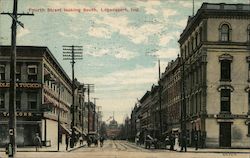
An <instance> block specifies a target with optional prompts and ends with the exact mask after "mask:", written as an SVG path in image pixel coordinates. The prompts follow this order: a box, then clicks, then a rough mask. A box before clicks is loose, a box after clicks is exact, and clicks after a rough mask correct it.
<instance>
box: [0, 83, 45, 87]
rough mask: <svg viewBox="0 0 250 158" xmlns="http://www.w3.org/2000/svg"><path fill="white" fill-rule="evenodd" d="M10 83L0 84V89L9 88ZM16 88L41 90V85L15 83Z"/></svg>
mask: <svg viewBox="0 0 250 158" xmlns="http://www.w3.org/2000/svg"><path fill="white" fill-rule="evenodd" d="M9 87H10V83H0V88H9ZM16 87H18V88H41V87H42V84H41V83H16Z"/></svg>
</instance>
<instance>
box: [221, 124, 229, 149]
mask: <svg viewBox="0 0 250 158" xmlns="http://www.w3.org/2000/svg"><path fill="white" fill-rule="evenodd" d="M219 139H220V147H231V123H230V122H221V123H220V138H219Z"/></svg>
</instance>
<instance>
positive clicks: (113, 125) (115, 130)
mask: <svg viewBox="0 0 250 158" xmlns="http://www.w3.org/2000/svg"><path fill="white" fill-rule="evenodd" d="M119 133H120V128H119V126H118V123H117V121H116V120H115V119H114V117H113V119H112V120H111V121H110V122H109V124H108V126H107V137H108V138H110V139H115V138H116V137H117V136H118V135H119Z"/></svg>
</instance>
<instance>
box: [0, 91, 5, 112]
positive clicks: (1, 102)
mask: <svg viewBox="0 0 250 158" xmlns="http://www.w3.org/2000/svg"><path fill="white" fill-rule="evenodd" d="M4 108H5V101H4V92H1V93H0V109H4Z"/></svg>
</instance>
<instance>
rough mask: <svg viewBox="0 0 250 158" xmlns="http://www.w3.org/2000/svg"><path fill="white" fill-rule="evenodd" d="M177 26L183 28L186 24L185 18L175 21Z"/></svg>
mask: <svg viewBox="0 0 250 158" xmlns="http://www.w3.org/2000/svg"><path fill="white" fill-rule="evenodd" d="M176 25H177V26H180V27H182V28H183V29H184V28H185V26H186V25H187V19H183V20H179V21H178V22H177V23H176Z"/></svg>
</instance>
